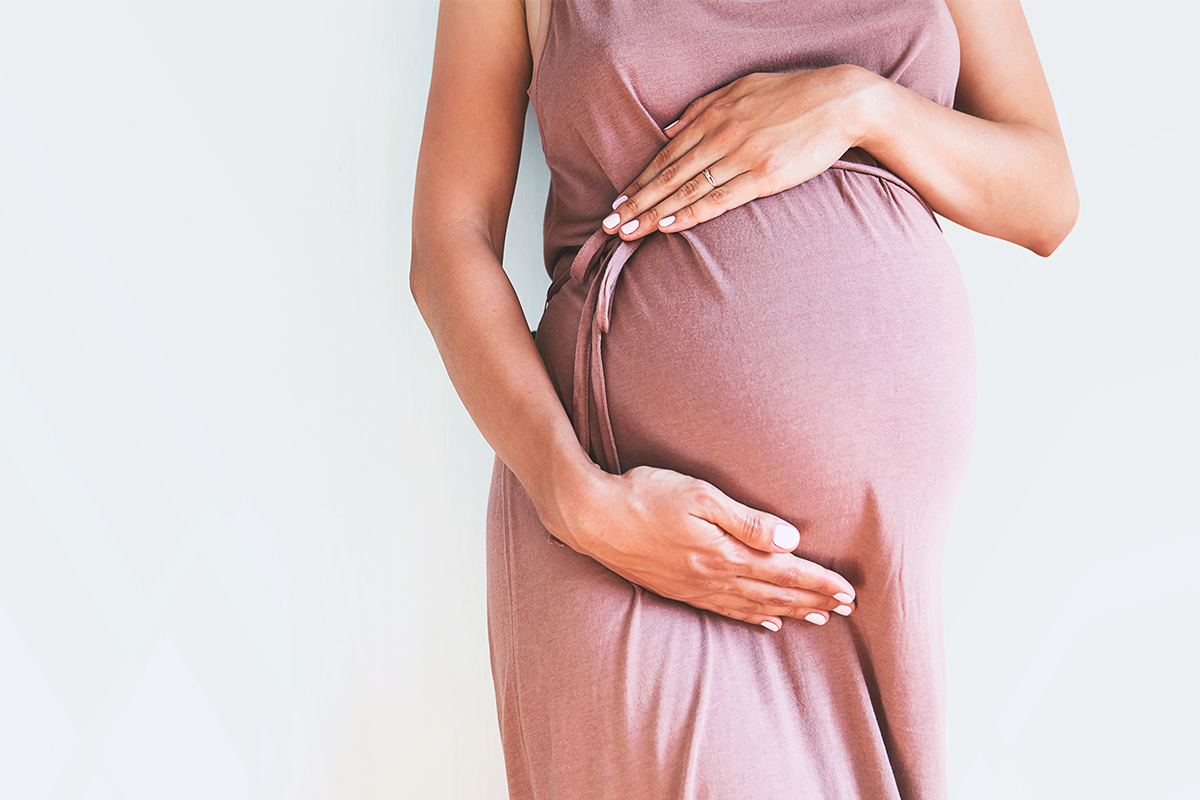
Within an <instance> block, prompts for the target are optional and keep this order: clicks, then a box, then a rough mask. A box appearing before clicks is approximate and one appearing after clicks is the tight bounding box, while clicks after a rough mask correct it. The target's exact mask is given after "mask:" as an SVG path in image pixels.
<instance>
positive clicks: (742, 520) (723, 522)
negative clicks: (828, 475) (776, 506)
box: [693, 481, 800, 553]
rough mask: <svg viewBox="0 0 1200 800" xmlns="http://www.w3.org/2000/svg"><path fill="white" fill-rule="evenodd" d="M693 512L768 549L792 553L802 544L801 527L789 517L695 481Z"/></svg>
mask: <svg viewBox="0 0 1200 800" xmlns="http://www.w3.org/2000/svg"><path fill="white" fill-rule="evenodd" d="M693 492H694V495H695V496H694V498H693V499H694V501H695V503H696V507H697V509H696V511H694V512H693V516H697V517H700V518H701V519H703V520H705V521H707V522H711V523H712V524H713V525H716V526H717V527H718V528H720V529H721V530H723V531H725V532H726V533H728V534H729V535H731V536H733V537H734V538H735V539H737V540H738V541H740V542H742V543H743V544H746V545H749V546H750V547H753V548H754V549H755V550H761V551H763V552H766V553H790V552H791V551H793V550H795V549H796V548H797V547H799V546H800V531H798V530H796V528H795V527H794V526H792V525H791V524H790V523H788V522H787V521H786V520H782V519H780V518H779V517H776V516H775V515H773V514H768V513H766V512H765V511H758V510H756V509H753V508H750V507H749V506H747V505H743V504H741V503H739V502H738V501H736V500H734V499H733V498H731V497H730V496H729V495H727V494H725V493H724V492H722V491H721V490H720V489H718V488H717V487H715V486H713V485H712V484H710V483H705V482H703V481H696V485H695V486H694V487H693Z"/></svg>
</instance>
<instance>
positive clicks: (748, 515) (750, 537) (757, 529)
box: [741, 510, 765, 544]
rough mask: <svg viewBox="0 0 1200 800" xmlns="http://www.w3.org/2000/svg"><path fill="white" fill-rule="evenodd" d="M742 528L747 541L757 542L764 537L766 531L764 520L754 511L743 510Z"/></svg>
mask: <svg viewBox="0 0 1200 800" xmlns="http://www.w3.org/2000/svg"><path fill="white" fill-rule="evenodd" d="M741 528H742V537H743V538H744V539H745V540H747V541H751V542H754V543H756V544H757V543H759V542H761V541H762V540H763V538H764V534H765V531H764V530H763V524H762V520H761V519H759V518H758V516H757V515H756V514H754V512H752V511H749V510H743V511H742V517H741Z"/></svg>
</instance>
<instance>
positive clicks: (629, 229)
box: [609, 214, 638, 235]
mask: <svg viewBox="0 0 1200 800" xmlns="http://www.w3.org/2000/svg"><path fill="white" fill-rule="evenodd" d="M613 216H616V215H615V214H614V215H613ZM611 218H612V217H610V218H609V219H611ZM637 226H638V221H637V220H636V219H631V220H629V222H626V223H625V224H624V225H622V226H621V233H624V234H626V235H628V234H630V233H633V232H634V231H636V230H637Z"/></svg>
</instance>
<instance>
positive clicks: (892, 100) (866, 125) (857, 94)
mask: <svg viewBox="0 0 1200 800" xmlns="http://www.w3.org/2000/svg"><path fill="white" fill-rule="evenodd" d="M849 69H851V70H852V71H853V74H852V76H851V77H850V80H851V82H852V86H853V89H852V90H851V97H852V98H853V99H852V103H853V112H852V113H851V114H849V115H848V116H849V119H850V120H851V126H852V130H851V132H850V136H851V141H853V142H854V145H853V146H854V147H861V148H862V149H863V150H866V151H867V152H868V153H871V154H872V155H876V151H878V150H880V149H881V148H880V146H881V144H882V143H883V137H885V136H887V135H888V133H889V132H890V131H892V129H893V126H894V125H895V124H897V117H896V114H895V110H896V89H898V88H899V86H898V84H896V83H894V82H892V81H890V80H888V79H887V78H884V77H882V76H880V75H876V74H875V73H874V72H871V71H870V70H867V69H863V68H862V67H850V68H849Z"/></svg>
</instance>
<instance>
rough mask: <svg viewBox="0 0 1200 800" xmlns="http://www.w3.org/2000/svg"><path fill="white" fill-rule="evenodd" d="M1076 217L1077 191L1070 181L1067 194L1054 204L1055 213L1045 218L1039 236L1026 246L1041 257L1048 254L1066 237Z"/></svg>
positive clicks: (1077, 213)
mask: <svg viewBox="0 0 1200 800" xmlns="http://www.w3.org/2000/svg"><path fill="white" fill-rule="evenodd" d="M1078 219H1079V193H1078V192H1077V191H1076V190H1075V182H1074V181H1072V182H1071V184H1070V191H1069V192H1068V193H1067V196H1066V197H1064V198H1063V199H1062V201H1061V202H1059V203H1058V204H1057V205H1056V207H1055V213H1054V214H1052V215H1051V216H1050V218H1049V219H1047V220H1045V222H1046V224H1045V226H1044V227H1043V229H1042V231H1041V236H1040V237H1039V238H1038V239H1037V241H1035V242H1031V243H1030V244H1028V245H1026V246H1027V247H1028V248H1029V249H1030V250H1032V251H1033V252H1034V253H1037V254H1038V255H1039V256H1041V257H1042V258H1046V257H1048V256H1050V255H1051V254H1052V253H1053V252H1054V251H1055V250H1057V249H1058V246H1059V245H1060V244H1062V243H1063V241H1064V240H1065V239H1066V238H1067V234H1069V233H1070V232H1071V230H1072V229H1073V228H1074V227H1075V222H1076V220H1078Z"/></svg>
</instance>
